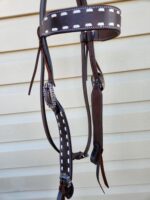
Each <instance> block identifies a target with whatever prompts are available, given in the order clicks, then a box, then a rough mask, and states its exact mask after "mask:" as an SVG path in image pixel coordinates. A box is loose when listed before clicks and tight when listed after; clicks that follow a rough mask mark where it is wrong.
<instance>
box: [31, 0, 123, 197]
mask: <svg viewBox="0 0 150 200" xmlns="http://www.w3.org/2000/svg"><path fill="white" fill-rule="evenodd" d="M76 2H77V7H73V8H66V9H61V10H55V11H51V12H48V13H46V3H47V1H46V0H41V5H40V26H39V27H38V30H37V33H38V37H39V49H38V53H37V58H36V64H35V69H34V72H33V76H32V80H31V84H30V88H29V94H30V92H31V88H32V84H33V81H34V77H35V74H36V71H37V66H38V61H39V56H40V53H41V77H40V100H41V113H42V120H43V125H44V130H45V133H46V136H47V139H48V141H49V143H50V144H51V145H52V146H53V148H54V149H55V150H56V151H57V152H58V153H59V155H60V186H59V193H58V197H57V200H64V199H65V198H68V199H70V198H71V197H72V195H73V192H74V187H73V183H72V171H73V160H75V159H77V160H80V159H83V158H85V157H87V156H88V151H89V148H90V144H91V138H92V132H93V150H92V153H91V157H90V160H91V162H92V163H94V164H95V165H96V177H97V180H98V183H99V185H100V187H101V189H102V190H103V188H102V186H101V183H100V181H99V169H101V174H102V177H103V180H104V183H105V185H106V186H107V187H109V186H108V182H107V179H106V176H105V171H104V165H103V157H102V153H103V96H102V91H103V89H104V77H103V74H102V71H101V69H100V67H99V65H98V63H97V61H96V57H95V52H94V41H105V40H109V39H112V38H115V37H117V36H118V35H119V34H120V28H121V11H120V9H118V8H117V7H114V6H108V5H96V6H88V5H87V1H86V0H76ZM69 32H81V37H80V42H81V54H82V85H83V94H84V99H85V105H86V111H87V118H88V140H87V144H86V147H85V149H84V151H82V152H81V151H79V152H76V153H73V152H72V144H71V135H70V129H69V125H68V121H67V117H66V115H65V112H64V109H63V107H62V106H61V104H60V103H59V101H58V100H57V98H56V96H55V93H54V86H55V82H54V77H53V67H52V61H51V57H50V53H49V50H48V44H47V40H46V38H47V37H48V36H51V35H54V34H60V33H69ZM88 57H89V59H90V64H91V69H92V76H91V81H92V86H93V90H92V94H91V107H92V117H91V111H90V106H89V101H88V95H87V84H86V82H87V59H88ZM45 68H46V70H47V74H48V81H46V82H45V81H44V77H45ZM45 104H47V106H48V107H50V108H51V109H52V111H53V112H54V114H55V117H56V121H57V124H58V129H59V135H60V148H58V147H57V146H56V145H55V143H54V141H53V139H52V137H51V134H50V131H49V127H48V122H47V117H46V110H45ZM92 127H93V131H92ZM103 191H104V190H103Z"/></svg>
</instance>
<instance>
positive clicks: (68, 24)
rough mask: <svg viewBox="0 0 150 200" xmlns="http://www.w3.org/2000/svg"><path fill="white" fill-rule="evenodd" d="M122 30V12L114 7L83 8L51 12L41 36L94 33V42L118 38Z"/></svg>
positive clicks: (43, 24) (46, 17)
mask: <svg viewBox="0 0 150 200" xmlns="http://www.w3.org/2000/svg"><path fill="white" fill-rule="evenodd" d="M120 29H121V11H120V9H118V8H117V7H114V6H107V5H101V6H81V7H73V8H68V9H61V10H56V11H52V12H49V13H48V14H47V15H46V16H45V17H44V19H43V21H42V25H41V26H40V36H41V37H47V36H50V35H54V34H60V33H69V32H80V31H88V30H89V31H91V30H94V31H93V40H100V41H104V40H109V39H112V38H114V37H117V36H118V35H119V34H120Z"/></svg>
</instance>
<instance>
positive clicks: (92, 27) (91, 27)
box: [42, 25, 117, 36]
mask: <svg viewBox="0 0 150 200" xmlns="http://www.w3.org/2000/svg"><path fill="white" fill-rule="evenodd" d="M102 28H103V29H105V28H109V29H111V28H112V26H109V25H108V26H107V25H104V26H103V27H102ZM116 28H117V27H116ZM91 29H98V27H97V26H90V27H88V30H91ZM113 29H114V28H113ZM74 30H75V29H73V28H71V29H69V31H74ZM78 30H79V31H80V30H84V27H80V28H78ZM61 32H62V31H61V30H59V31H57V33H61ZM42 35H43V36H46V35H45V34H44V33H42ZM50 35H53V34H52V32H51V34H50Z"/></svg>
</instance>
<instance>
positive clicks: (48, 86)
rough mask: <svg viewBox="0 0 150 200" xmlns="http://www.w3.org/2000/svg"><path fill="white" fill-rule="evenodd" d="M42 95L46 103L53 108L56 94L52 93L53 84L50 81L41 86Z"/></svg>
mask: <svg viewBox="0 0 150 200" xmlns="http://www.w3.org/2000/svg"><path fill="white" fill-rule="evenodd" d="M43 95H44V99H45V102H46V104H47V105H48V106H49V107H50V108H51V109H52V110H54V109H55V108H56V96H55V93H54V88H53V84H52V83H51V82H47V83H45V85H44V87H43Z"/></svg>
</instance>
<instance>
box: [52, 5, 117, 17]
mask: <svg viewBox="0 0 150 200" xmlns="http://www.w3.org/2000/svg"><path fill="white" fill-rule="evenodd" d="M87 8H89V7H88V6H85V7H82V8H80V12H81V10H85V9H87ZM92 8H94V9H100V8H103V9H104V10H105V9H109V8H113V9H114V10H115V11H118V12H119V13H120V11H119V9H118V8H116V7H113V6H108V5H106V6H93V7H92ZM76 10H77V8H71V9H64V10H63V12H65V11H66V12H69V11H73V13H74V11H75V12H76ZM78 10H79V9H78ZM61 12H62V10H58V11H53V12H50V13H49V14H48V15H51V14H52V13H55V14H58V13H61Z"/></svg>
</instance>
